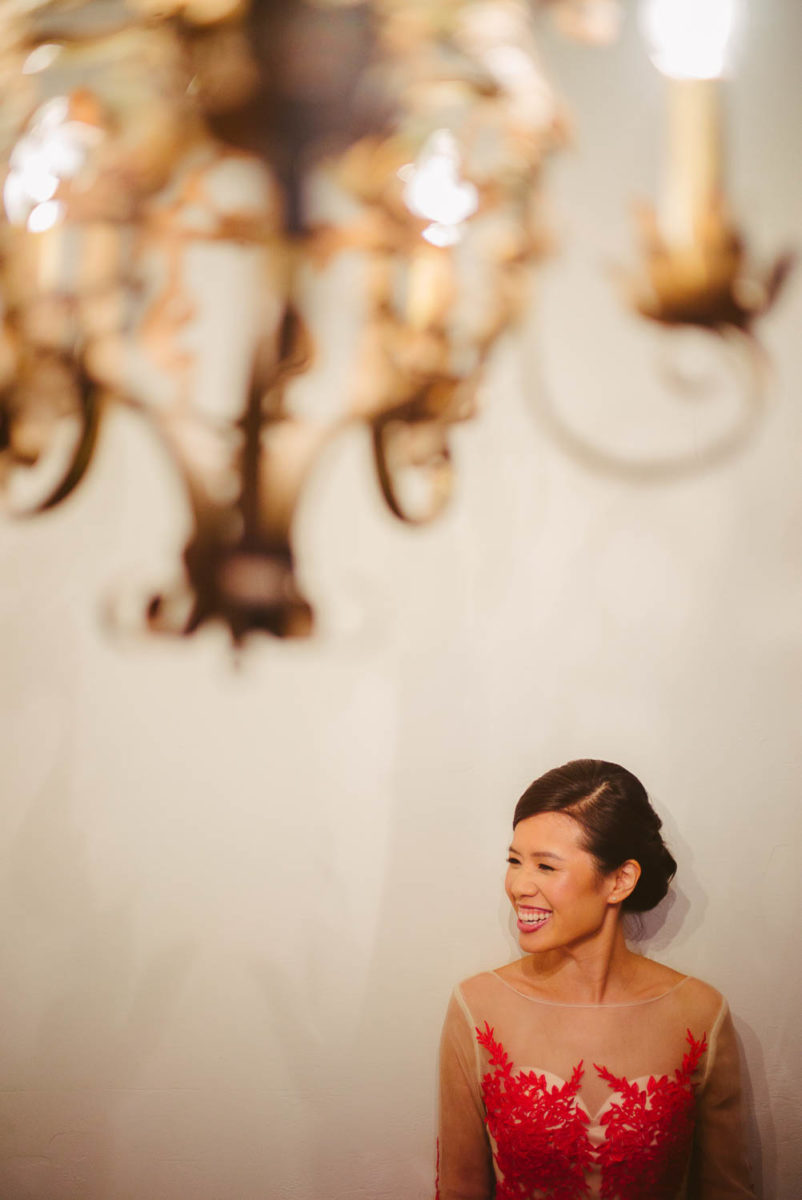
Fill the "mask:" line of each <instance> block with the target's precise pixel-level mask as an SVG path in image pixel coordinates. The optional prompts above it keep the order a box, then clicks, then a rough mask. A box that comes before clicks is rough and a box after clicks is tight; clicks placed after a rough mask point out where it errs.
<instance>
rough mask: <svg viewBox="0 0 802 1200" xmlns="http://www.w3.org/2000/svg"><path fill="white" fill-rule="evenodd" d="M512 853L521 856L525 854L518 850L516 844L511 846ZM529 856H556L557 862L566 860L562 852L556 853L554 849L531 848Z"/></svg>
mask: <svg viewBox="0 0 802 1200" xmlns="http://www.w3.org/2000/svg"><path fill="white" fill-rule="evenodd" d="M510 854H517V855H518V857H519V858H523V857H524V855H523V854H522V853H521V851H520V850H516V849H515V847H514V846H510ZM529 857H530V858H556V859H557V862H565V859H564V858H563V856H562V854H555V853H554V851H553V850H530V851H529Z"/></svg>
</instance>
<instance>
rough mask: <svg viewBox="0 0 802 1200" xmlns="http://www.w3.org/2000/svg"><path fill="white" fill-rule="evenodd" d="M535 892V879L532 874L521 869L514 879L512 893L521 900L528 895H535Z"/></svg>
mask: <svg viewBox="0 0 802 1200" xmlns="http://www.w3.org/2000/svg"><path fill="white" fill-rule="evenodd" d="M537 892H538V886H537V880H536V879H535V877H534V875H530V874H529V873H528V872H526V871H522V872H521V874H520V875H519V876H518V877H517V879H516V880H515V884H514V886H513V895H514V896H515V897H516V899H519V900H523V899H524V898H525V897H528V896H536V895H537Z"/></svg>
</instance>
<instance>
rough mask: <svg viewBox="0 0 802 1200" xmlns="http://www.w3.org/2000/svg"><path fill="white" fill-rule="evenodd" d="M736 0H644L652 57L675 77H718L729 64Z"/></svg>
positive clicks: (644, 20) (643, 19)
mask: <svg viewBox="0 0 802 1200" xmlns="http://www.w3.org/2000/svg"><path fill="white" fill-rule="evenodd" d="M736 4H737V0H644V2H643V4H642V6H641V24H642V27H643V32H644V35H645V37H646V39H647V41H648V43H649V47H650V54H651V57H652V61H653V62H654V64H655V66H656V67H657V68H658V70H660V71H662V72H663V74H664V75H670V76H672V77H673V78H674V79H716V78H717V77H718V76H720V75H723V74H724V71H725V70H726V67H727V52H728V50H729V46H730V42H731V39H732V33H733V28H734V25H735V13H736Z"/></svg>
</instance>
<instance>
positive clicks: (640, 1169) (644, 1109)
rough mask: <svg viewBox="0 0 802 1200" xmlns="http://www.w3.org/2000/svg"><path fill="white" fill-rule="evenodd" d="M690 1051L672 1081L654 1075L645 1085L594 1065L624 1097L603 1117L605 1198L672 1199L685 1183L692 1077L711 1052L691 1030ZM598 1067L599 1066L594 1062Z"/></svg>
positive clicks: (599, 1153) (601, 1149) (601, 1152)
mask: <svg viewBox="0 0 802 1200" xmlns="http://www.w3.org/2000/svg"><path fill="white" fill-rule="evenodd" d="M688 1043H689V1045H690V1050H688V1051H687V1052H686V1053H685V1055H684V1057H683V1059H682V1066H681V1067H679V1068H678V1069H677V1070H676V1071H675V1072H674V1078H673V1079H671V1078H670V1076H668V1075H663V1076H661V1078H659V1079H655V1078H654V1076H652V1077H651V1078H650V1079H649V1081H648V1083H647V1084H646V1086H645V1087H638V1085H637V1083H629V1082H628V1081H627V1080H626V1079H623V1078H621V1079H619V1078H617V1077H616V1076H615V1075H611V1074H610V1072H609V1071H608V1070H607V1069H606V1068H605V1067H599V1066H596V1070H597V1071H598V1073H599V1075H600V1076H601V1078H602V1079H603V1080H604V1081H605V1083H608V1084H609V1085H610V1087H611V1088H612V1089H613V1090H614V1091H616V1092H617V1093H618V1094H619V1095H620V1097H621V1099H620V1101H617V1102H615V1103H613V1104H611V1106H610V1108H609V1109H608V1110H607V1112H606V1113H605V1114H604V1115H603V1116H602V1119H601V1123H602V1125H604V1126H605V1128H606V1131H605V1140H604V1142H603V1143H602V1144H601V1145H600V1146H599V1148H598V1150H597V1152H596V1154H597V1158H598V1161H599V1163H600V1164H601V1169H602V1185H601V1194H602V1198H603V1200H670V1197H673V1196H675V1195H676V1193H677V1191H678V1190H679V1187H680V1185H681V1183H682V1179H683V1175H684V1172H685V1167H686V1165H687V1162H688V1156H689V1154H690V1149H691V1140H692V1138H693V1125H694V1108H695V1104H696V1098H695V1095H694V1085H693V1083H692V1081H691V1076H692V1075H693V1073H694V1071H695V1070H696V1068H697V1067H698V1065H699V1059H700V1058H701V1056H702V1054H703V1053H704V1052H705V1050H706V1049H707V1039H706V1037H705V1036H704V1035H703V1036H702V1038H701V1040H700V1041H698V1042H697V1041H696V1040H695V1039H694V1037H693V1035H692V1034H691V1031H690V1030H688ZM594 1066H595V1064H594Z"/></svg>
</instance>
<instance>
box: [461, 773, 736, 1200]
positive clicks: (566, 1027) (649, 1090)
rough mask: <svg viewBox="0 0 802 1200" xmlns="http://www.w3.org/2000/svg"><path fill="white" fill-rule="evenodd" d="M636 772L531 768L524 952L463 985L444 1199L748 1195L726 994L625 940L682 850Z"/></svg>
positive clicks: (522, 810)
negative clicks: (628, 917) (634, 915)
mask: <svg viewBox="0 0 802 1200" xmlns="http://www.w3.org/2000/svg"><path fill="white" fill-rule="evenodd" d="M660 827H661V821H660V818H659V817H658V816H657V814H656V813H655V812H654V810H653V809H652V807H651V804H650V803H649V799H648V797H647V795H646V792H645V790H644V788H643V785H642V784H641V783H640V781H639V780H638V779H636V778H635V776H634V775H632V774H631V772H629V771H627V770H625V769H624V768H623V767H620V766H617V765H616V764H615V763H608V762H601V761H598V760H595V759H582V760H579V761H577V762H570V763H566V765H565V766H563V767H558V768H556V769H555V770H553V771H549V772H548V773H547V774H546V775H543V776H541V778H540V779H536V780H535V782H534V783H533V784H532V785H531V786H530V787H529V788H527V790H526V791H525V792H524V794H523V796H522V797H521V799H520V800H519V802H518V806H517V808H516V810H515V816H514V819H513V838H512V844H511V846H510V851H509V859H508V862H509V866H508V870H507V881H506V890H507V895H508V897H509V899H510V903H511V904H512V906H513V909H514V910H515V913H516V919H517V926H518V938H519V942H520V945H521V949H522V950H523V951H524V957H523V958H521V959H519V960H517V961H516V962H513V963H510V964H509V965H507V966H505V967H501V968H500V969H499V970H496V971H489V972H484V973H483V974H481V975H476V976H474V977H473V978H472V979H468V980H466V981H465V982H464V983H462V984H461V985H460V986H459V987H457V988H456V990H455V992H454V995H453V997H452V1000H451V1004H450V1006H449V1009H448V1014H447V1016H446V1021H445V1026H444V1029H443V1038H442V1044H441V1054H440V1077H441V1080H440V1081H441V1090H440V1137H439V1144H438V1192H437V1195H438V1200H490V1198H491V1197H495V1200H580V1198H581V1200H585V1198H590V1197H594V1198H595V1197H601V1198H603V1200H679V1198H684V1197H688V1198H691V1197H694V1198H699V1200H736V1198H737V1200H747V1198H748V1200H754V1195H755V1193H754V1192H753V1190H752V1187H751V1184H750V1181H749V1170H748V1167H747V1164H746V1160H745V1156H744V1150H743V1136H742V1130H741V1111H740V1084H739V1074H738V1050H737V1046H736V1042H735V1034H734V1031H733V1026H732V1020H731V1018H730V1016H729V1013H728V1010H727V1004H726V1001H725V1000H724V999H723V998H722V996H721V995H720V994H719V993H718V992H717V991H715V989H714V988H712V987H710V986H709V985H708V984H706V983H702V982H701V980H698V979H693V978H690V977H689V976H686V975H681V974H679V973H678V972H677V971H674V970H672V969H671V968H670V967H665V966H663V965H662V964H660V963H657V962H654V961H653V960H652V959H649V958H645V957H643V956H642V955H639V954H635V953H633V952H632V951H631V950H629V949H628V948H627V945H626V941H625V939H624V932H623V928H622V916H623V914H624V913H625V912H645V911H646V910H648V909H650V908H653V907H654V906H655V905H656V904H657V903H659V901H660V900H662V898H663V897H664V896H665V894H666V891H667V890H668V885H669V883H670V881H671V879H672V877H673V875H674V872H675V871H676V863H675V861H674V859H673V858H672V856H671V854H670V853H669V851H668V849H667V848H666V846H665V843H664V842H663V839H662V837H661V835H660Z"/></svg>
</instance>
